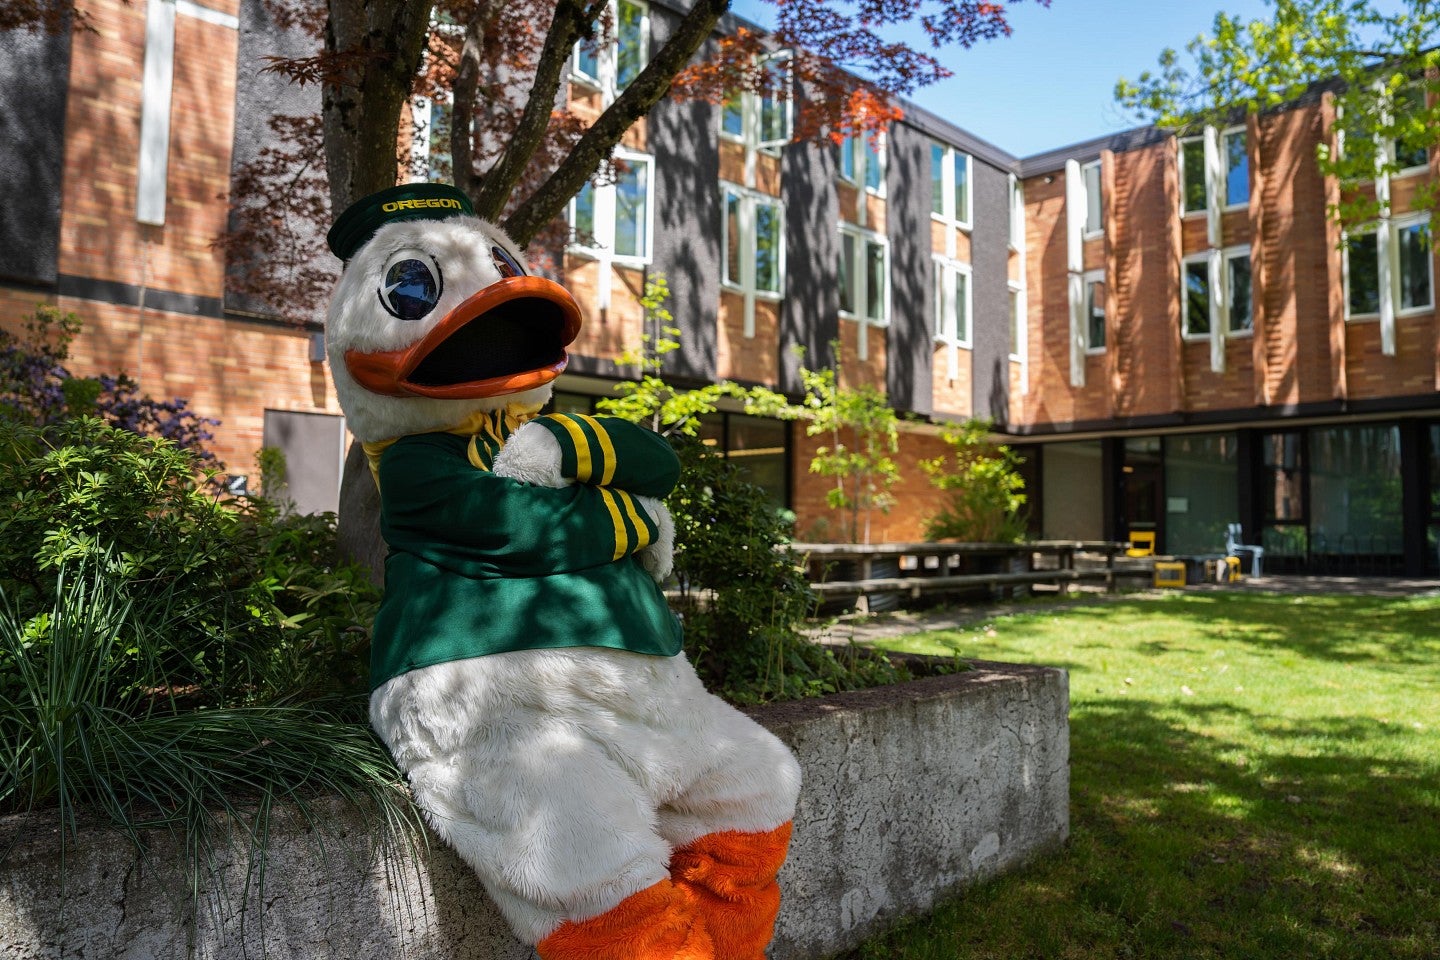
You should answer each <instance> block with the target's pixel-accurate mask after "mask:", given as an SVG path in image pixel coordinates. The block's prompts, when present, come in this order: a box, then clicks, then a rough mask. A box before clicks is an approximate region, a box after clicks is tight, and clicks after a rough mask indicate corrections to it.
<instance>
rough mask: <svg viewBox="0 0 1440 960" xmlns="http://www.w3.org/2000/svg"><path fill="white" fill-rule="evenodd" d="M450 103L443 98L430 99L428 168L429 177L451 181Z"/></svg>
mask: <svg viewBox="0 0 1440 960" xmlns="http://www.w3.org/2000/svg"><path fill="white" fill-rule="evenodd" d="M450 114H451V107H450V104H448V103H445V102H444V101H442V100H431V101H430V129H429V131H428V133H429V137H430V155H429V157H428V158H427V162H426V170H425V172H426V173H427V174H428V176H429V179H431V180H440V181H445V182H450V181H451V179H452V178H451V171H450Z"/></svg>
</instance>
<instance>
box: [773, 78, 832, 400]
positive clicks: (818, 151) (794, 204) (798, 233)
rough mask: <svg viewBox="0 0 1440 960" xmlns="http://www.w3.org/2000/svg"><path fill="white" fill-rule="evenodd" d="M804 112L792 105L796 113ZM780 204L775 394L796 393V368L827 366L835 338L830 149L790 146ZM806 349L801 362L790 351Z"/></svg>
mask: <svg viewBox="0 0 1440 960" xmlns="http://www.w3.org/2000/svg"><path fill="white" fill-rule="evenodd" d="M802 109H804V105H803V103H797V104H796V110H797V112H798V111H799V110H802ZM781 179H782V187H781V193H782V196H783V197H784V200H785V299H784V300H783V301H782V302H781V304H780V389H781V390H783V391H785V392H787V393H799V392H800V372H799V371H800V366H801V364H802V363H803V364H804V365H806V366H807V367H810V368H812V369H814V368H818V367H821V366H823V365H825V364H827V363H829V362H830V354H831V350H830V341H832V340H835V339H836V338H838V337H839V336H840V291H839V289H838V288H837V287H836V285H835V277H836V269H837V267H838V265H839V257H840V241H839V233H838V229H837V227H836V224H837V223H839V222H840V213H839V210H840V206H839V201H838V200H837V198H836V195H835V149H834V148H833V147H830V146H828V145H819V144H813V143H792V144H791V145H789V146H787V147H786V148H785V157H784V160H783V162H782V166H781ZM796 345H799V346H802V347H804V348H805V354H804V357H803V358H802V357H799V356H797V355H796V353H795V351H794V350H793V349H792V348H793V347H794V346H796Z"/></svg>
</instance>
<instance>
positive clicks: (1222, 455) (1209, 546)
mask: <svg viewBox="0 0 1440 960" xmlns="http://www.w3.org/2000/svg"><path fill="white" fill-rule="evenodd" d="M1239 446H1240V445H1239V442H1238V440H1237V438H1236V435H1235V434H1233V433H1207V434H1189V435H1184V436H1178V437H1166V438H1165V551H1166V552H1167V553H1179V554H1184V553H1215V552H1216V551H1218V550H1219V549H1220V548H1221V547H1223V546H1224V545H1225V528H1226V525H1227V524H1231V523H1235V522H1236V521H1238V520H1239V519H1240V507H1239V502H1238V501H1239V482H1238V479H1237V471H1238V470H1239V466H1238V464H1239Z"/></svg>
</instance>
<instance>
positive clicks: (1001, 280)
mask: <svg viewBox="0 0 1440 960" xmlns="http://www.w3.org/2000/svg"><path fill="white" fill-rule="evenodd" d="M970 169H971V176H972V177H973V179H974V181H975V185H974V202H975V210H974V212H973V214H972V215H973V217H974V224H975V227H974V229H973V231H972V232H971V234H970V262H971V265H972V266H973V268H974V273H973V276H972V279H971V283H972V284H973V285H974V292H973V301H972V306H973V307H974V322H973V330H974V332H973V333H972V334H971V336H972V338H973V342H974V348H975V350H974V374H973V380H972V391H973V392H972V394H971V396H972V397H973V406H972V408H971V409H973V410H974V411H975V415H976V416H977V417H990V418H992V419H993V420H994V421H995V423H996V424H997V425H998V426H1003V425H1004V424H1005V423H1006V421H1007V419H1008V410H1009V404H1010V284H1009V280H1008V269H1009V258H1010V249H1009V238H1010V209H1009V208H1010V182H1009V179H1008V178H1007V177H1006V171H1004V170H999V169H997V168H995V167H992V166H990V165H989V164H988V163H982V162H980V161H979V160H975V161H973V162H972V164H971V168H970Z"/></svg>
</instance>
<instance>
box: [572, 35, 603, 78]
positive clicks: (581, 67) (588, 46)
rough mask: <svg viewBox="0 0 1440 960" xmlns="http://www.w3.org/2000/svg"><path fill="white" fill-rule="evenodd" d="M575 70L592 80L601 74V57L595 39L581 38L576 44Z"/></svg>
mask: <svg viewBox="0 0 1440 960" xmlns="http://www.w3.org/2000/svg"><path fill="white" fill-rule="evenodd" d="M575 72H576V73H578V74H580V75H581V76H582V77H588V78H589V79H591V80H594V79H596V78H598V77H599V76H600V58H599V56H598V55H597V54H596V52H595V43H594V41H591V40H581V41H580V42H579V43H578V44H576V45H575Z"/></svg>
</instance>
